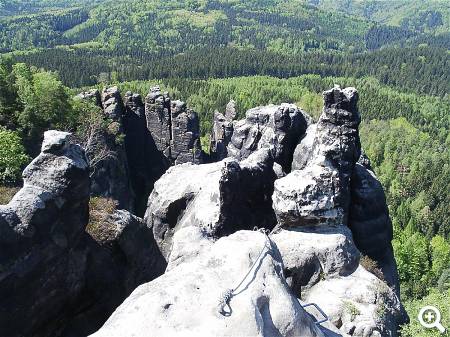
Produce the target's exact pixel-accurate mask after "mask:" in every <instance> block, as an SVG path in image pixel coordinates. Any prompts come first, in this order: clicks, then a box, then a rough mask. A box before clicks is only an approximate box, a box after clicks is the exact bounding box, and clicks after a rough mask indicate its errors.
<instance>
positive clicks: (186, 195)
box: [145, 149, 276, 259]
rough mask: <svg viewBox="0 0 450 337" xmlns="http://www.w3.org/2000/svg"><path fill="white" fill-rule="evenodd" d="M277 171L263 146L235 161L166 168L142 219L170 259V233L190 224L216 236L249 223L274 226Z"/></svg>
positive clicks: (268, 152) (213, 236) (171, 235)
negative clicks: (274, 193)
mask: <svg viewBox="0 0 450 337" xmlns="http://www.w3.org/2000/svg"><path fill="white" fill-rule="evenodd" d="M275 179H276V175H275V173H274V171H273V158H272V155H271V152H270V151H269V150H268V149H261V150H259V151H257V152H255V153H253V154H252V155H251V156H250V157H248V158H247V159H246V160H243V161H241V162H238V161H237V160H235V159H231V158H227V159H224V160H223V161H220V162H217V163H212V164H204V165H193V164H183V165H177V166H174V167H171V168H170V169H169V170H168V171H167V172H166V173H165V174H164V175H163V176H162V177H161V179H160V180H158V181H157V182H156V184H155V189H154V190H153V192H152V194H151V195H150V198H149V203H148V208H147V212H146V215H145V221H146V223H147V225H148V226H149V227H150V228H153V233H154V235H155V239H156V241H157V243H158V245H159V247H160V249H161V252H162V253H163V254H164V256H165V257H166V258H167V259H169V256H170V252H171V249H172V245H173V244H174V242H173V237H174V234H175V232H177V231H178V230H180V229H182V228H184V227H191V226H193V227H195V230H196V231H198V232H199V233H201V234H199V235H201V236H206V237H211V238H217V237H220V236H223V235H228V234H231V233H233V232H235V231H236V230H239V229H251V228H253V226H265V227H268V228H270V227H273V226H274V224H275V217H274V214H273V211H272V208H271V200H270V196H271V195H272V192H273V182H274V181H275Z"/></svg>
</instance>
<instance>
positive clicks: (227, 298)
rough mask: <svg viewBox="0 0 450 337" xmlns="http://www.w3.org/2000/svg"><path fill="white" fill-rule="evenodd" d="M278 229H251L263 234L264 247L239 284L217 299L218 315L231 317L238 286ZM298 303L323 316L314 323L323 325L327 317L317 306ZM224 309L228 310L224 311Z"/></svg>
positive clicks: (248, 273) (268, 245) (267, 246)
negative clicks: (315, 310) (232, 302)
mask: <svg viewBox="0 0 450 337" xmlns="http://www.w3.org/2000/svg"><path fill="white" fill-rule="evenodd" d="M279 229H280V228H279V227H278V226H276V227H275V228H274V229H273V230H272V231H269V230H268V229H265V228H258V227H254V228H253V230H254V231H258V232H260V233H262V234H264V236H265V239H266V240H265V242H264V246H263V248H262V249H261V251H260V253H259V254H258V257H257V258H256V259H255V261H254V262H253V264H252V265H251V267H250V269H249V270H248V272H247V274H245V276H244V277H243V278H242V280H241V282H239V284H238V285H237V286H236V287H234V288H230V289H227V290H225V291H224V292H223V293H222V294H221V295H220V298H219V313H220V314H222V315H223V316H226V317H228V316H231V313H232V309H231V305H230V302H231V300H232V299H233V297H234V296H236V294H237V293H236V291H237V290H238V289H239V288H240V286H241V285H242V284H243V283H244V281H245V280H246V279H247V277H248V276H249V275H250V273H251V271H252V270H253V268H255V266H256V264H257V263H258V261H259V260H260V259H261V257H262V256H263V254H264V252H265V251H266V249H268V248H269V247H270V246H271V239H270V235H272V234H273V233H275V232H277V231H278V230H279ZM298 302H299V303H300V305H301V306H302V307H303V308H307V307H311V306H312V307H314V308H316V309H317V311H318V312H319V313H320V314H321V315H322V316H323V318H322V319H321V320H319V321H316V322H315V324H316V325H319V324H322V323H325V322H326V321H328V316H327V315H326V314H325V313H324V312H323V310H322V309H320V307H319V306H318V305H317V304H315V303H308V304H302V303H301V302H300V300H298ZM226 309H228V310H226Z"/></svg>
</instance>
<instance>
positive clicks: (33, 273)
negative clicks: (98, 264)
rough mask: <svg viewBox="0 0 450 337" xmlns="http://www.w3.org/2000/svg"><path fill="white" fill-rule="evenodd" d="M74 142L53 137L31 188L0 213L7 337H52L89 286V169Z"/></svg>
mask: <svg viewBox="0 0 450 337" xmlns="http://www.w3.org/2000/svg"><path fill="white" fill-rule="evenodd" d="M68 138H69V134H68V133H63V132H56V131H47V132H46V133H45V137H44V142H43V144H42V152H41V154H40V155H39V156H38V157H37V158H35V159H34V160H33V161H32V162H31V164H30V165H29V166H28V167H27V168H26V169H25V171H24V172H23V179H24V187H23V188H22V189H21V190H20V191H19V192H18V193H17V194H16V195H15V196H14V198H13V199H12V201H11V202H10V203H9V204H8V205H6V206H0V233H1V235H0V250H1V251H0V266H1V278H0V296H1V298H2V301H1V303H0V335H2V336H23V335H27V336H30V335H32V334H33V335H34V336H46V335H50V333H51V332H52V331H53V330H54V329H56V328H57V324H58V322H57V320H58V319H61V318H62V317H64V316H66V315H68V314H69V313H71V311H72V310H73V307H71V305H70V304H71V303H73V301H74V300H75V299H76V298H77V297H78V296H80V292H81V289H80V288H81V285H82V284H83V283H84V282H85V277H86V275H85V270H86V267H87V265H86V258H87V251H86V249H85V248H84V247H80V246H79V245H80V242H81V241H82V239H83V233H84V227H85V226H86V223H87V221H88V216H89V209H88V201H89V166H88V163H87V160H86V157H85V155H84V152H83V150H82V149H81V148H80V147H79V146H77V145H72V144H70V142H69V139H68Z"/></svg>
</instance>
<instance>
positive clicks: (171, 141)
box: [145, 87, 203, 164]
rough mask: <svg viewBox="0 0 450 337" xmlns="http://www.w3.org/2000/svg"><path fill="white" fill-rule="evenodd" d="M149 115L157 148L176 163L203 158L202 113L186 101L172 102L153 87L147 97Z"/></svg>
mask: <svg viewBox="0 0 450 337" xmlns="http://www.w3.org/2000/svg"><path fill="white" fill-rule="evenodd" d="M145 115H146V119H147V129H148V130H149V131H150V133H151V135H152V137H153V139H154V141H155V144H156V147H157V149H158V150H159V151H161V152H162V153H163V154H164V156H165V157H166V158H167V159H168V160H169V161H170V162H171V163H172V164H183V163H187V162H193V163H197V164H198V163H201V162H202V160H203V159H202V152H201V146H200V138H199V137H200V134H199V131H200V129H199V120H198V116H197V114H196V113H195V112H194V111H193V110H191V109H187V107H186V104H185V103H184V102H181V101H174V102H172V101H171V100H170V97H169V95H168V94H167V93H162V92H161V90H160V88H159V87H153V88H151V89H150V93H149V94H148V95H147V97H146V98H145Z"/></svg>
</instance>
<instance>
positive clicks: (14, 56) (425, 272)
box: [0, 0, 450, 337]
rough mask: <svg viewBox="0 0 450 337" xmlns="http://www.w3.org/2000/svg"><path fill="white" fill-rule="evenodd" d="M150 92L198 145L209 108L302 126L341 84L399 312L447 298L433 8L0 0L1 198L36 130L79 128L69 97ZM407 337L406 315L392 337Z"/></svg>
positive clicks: (448, 100) (443, 156)
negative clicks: (388, 243) (348, 94)
mask: <svg viewBox="0 0 450 337" xmlns="http://www.w3.org/2000/svg"><path fill="white" fill-rule="evenodd" d="M155 84H159V85H161V87H162V88H163V89H165V90H168V91H169V92H170V94H171V96H172V98H176V99H182V100H185V101H187V103H188V105H189V106H190V107H192V108H193V109H194V110H195V111H196V112H198V114H199V116H200V127H201V136H202V145H203V146H204V149H205V150H208V144H209V137H210V133H211V128H212V122H213V114H214V111H215V110H218V111H221V112H223V111H224V110H225V106H226V104H227V103H228V102H229V100H230V99H234V100H235V101H236V106H237V113H238V117H239V118H243V117H244V115H245V112H246V110H248V109H249V108H252V107H254V106H257V105H263V104H268V103H274V104H278V103H282V102H290V103H296V104H297V105H299V106H300V107H302V108H303V109H305V110H306V111H308V112H309V113H310V114H311V115H312V116H313V117H315V118H317V117H318V116H319V114H320V111H321V110H322V96H321V95H322V94H321V93H322V91H324V90H327V89H329V88H331V87H333V86H334V85H335V84H339V85H340V86H342V87H345V86H354V87H356V88H357V89H358V91H359V93H360V100H359V110H360V112H361V115H362V119H363V122H362V125H361V130H360V132H361V141H362V146H363V148H364V150H365V152H366V154H367V155H368V156H369V157H370V159H371V161H372V166H373V168H374V170H375V172H376V174H377V175H378V177H379V179H380V181H381V183H382V184H383V187H384V189H385V192H386V196H387V201H388V204H389V211H390V215H391V217H392V220H393V225H394V249H395V256H396V259H397V262H398V266H399V273H400V279H401V282H402V295H403V299H404V300H405V301H406V303H407V309H408V310H410V315H411V316H416V315H417V313H416V312H415V311H417V308H419V307H420V305H422V304H429V303H430V302H427V301H430V300H436V301H438V302H439V301H441V302H442V303H448V301H449V298H450V294H449V291H450V281H449V280H450V237H449V235H450V223H449V219H450V207H449V205H450V199H449V198H450V179H449V177H450V164H449V163H450V133H449V129H450V4H449V3H448V2H447V1H432V0H429V1H413V0H411V1H400V0H399V1H396V0H395V1H381V0H371V1H360V0H345V1H344V0H339V1H329V0H302V1H299V0H287V1H281V0H251V1H245V2H242V1H237V0H236V1H235V0H199V1H194V0H192V1H181V0H179V1H161V0H151V1H144V0H130V1H121V0H119V1H107V0H104V1H101V0H99V1H87V0H76V1H68V0H67V1H65V0H45V1H20V0H6V1H3V2H1V3H0V191H2V193H1V194H2V195H4V196H6V195H8V198H9V195H10V193H9V192H8V191H11V190H13V191H15V188H17V186H19V185H20V184H21V179H20V172H21V170H22V169H23V167H24V166H25V165H26V164H27V163H28V162H29V161H30V160H31V158H32V157H33V156H35V155H36V154H37V152H38V151H39V146H40V142H41V140H42V135H43V132H44V131H45V130H48V129H51V128H58V129H61V130H70V131H72V132H75V133H79V132H82V130H83V127H85V126H86V125H89V123H90V122H92V121H90V120H89V118H90V116H92V115H93V114H92V111H94V110H95V107H93V106H92V105H89V104H85V103H83V102H80V101H79V100H74V99H73V96H74V95H76V94H77V93H79V92H80V91H81V90H84V89H89V88H92V87H97V88H100V89H102V88H103V87H104V86H109V85H117V86H118V87H119V89H120V90H121V92H122V94H124V93H125V92H126V91H128V90H131V91H132V92H136V93H140V94H141V95H142V96H143V97H145V95H146V94H147V93H148V90H149V87H150V86H152V85H155ZM95 122H98V120H95ZM100 124H101V123H100ZM4 198H6V197H4ZM3 202H5V200H3ZM0 203H2V202H0ZM422 333H423V331H421V330H420V327H419V326H418V323H416V322H415V321H414V322H412V323H411V324H410V325H407V326H405V328H404V334H403V336H404V337H412V336H417V335H419V334H420V335H421V336H422ZM423 336H435V335H433V334H423Z"/></svg>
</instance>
